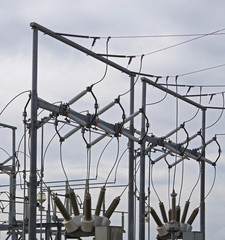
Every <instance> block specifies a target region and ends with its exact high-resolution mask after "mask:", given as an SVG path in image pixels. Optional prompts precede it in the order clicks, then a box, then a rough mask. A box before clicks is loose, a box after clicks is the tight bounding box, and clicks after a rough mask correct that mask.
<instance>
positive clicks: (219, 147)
mask: <svg viewBox="0 0 225 240" xmlns="http://www.w3.org/2000/svg"><path fill="white" fill-rule="evenodd" d="M215 142H216V144H217V146H218V157H217V158H216V160H215V161H214V163H213V166H216V163H217V161H218V160H219V158H220V155H221V152H222V150H221V146H220V144H219V142H218V141H217V137H216V136H215Z"/></svg>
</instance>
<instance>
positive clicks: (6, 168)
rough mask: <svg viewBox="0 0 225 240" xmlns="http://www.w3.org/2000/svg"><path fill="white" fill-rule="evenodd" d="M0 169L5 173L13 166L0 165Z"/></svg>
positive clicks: (11, 169)
mask: <svg viewBox="0 0 225 240" xmlns="http://www.w3.org/2000/svg"><path fill="white" fill-rule="evenodd" d="M0 170H1V171H3V172H5V173H8V172H7V171H10V172H11V171H13V167H10V166H0Z"/></svg>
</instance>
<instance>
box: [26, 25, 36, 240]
mask: <svg viewBox="0 0 225 240" xmlns="http://www.w3.org/2000/svg"><path fill="white" fill-rule="evenodd" d="M32 58H33V59H32V92H31V129H30V130H31V131H30V133H31V152H30V154H31V156H30V178H29V226H28V232H29V240H35V239H36V216H37V109H38V105H37V68H38V30H37V29H36V28H33V55H32Z"/></svg>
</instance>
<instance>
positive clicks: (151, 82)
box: [141, 77, 206, 110]
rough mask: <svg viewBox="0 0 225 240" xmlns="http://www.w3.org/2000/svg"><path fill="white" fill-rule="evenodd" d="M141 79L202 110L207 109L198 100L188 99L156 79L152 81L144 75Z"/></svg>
mask: <svg viewBox="0 0 225 240" xmlns="http://www.w3.org/2000/svg"><path fill="white" fill-rule="evenodd" d="M141 80H142V81H144V82H146V83H148V84H150V85H152V86H154V87H156V88H158V89H160V90H162V91H164V92H167V93H169V94H170V95H172V96H174V97H177V98H179V99H181V100H183V101H184V102H187V103H189V104H191V105H193V106H195V107H197V108H200V109H202V110H205V109H206V107H204V106H202V105H201V104H198V103H196V102H194V101H192V100H190V99H188V98H186V97H184V96H182V95H180V94H178V93H176V92H173V91H172V90H170V89H168V88H166V87H163V86H162V85H160V84H157V83H155V82H154V81H152V80H150V79H148V78H146V77H142V78H141Z"/></svg>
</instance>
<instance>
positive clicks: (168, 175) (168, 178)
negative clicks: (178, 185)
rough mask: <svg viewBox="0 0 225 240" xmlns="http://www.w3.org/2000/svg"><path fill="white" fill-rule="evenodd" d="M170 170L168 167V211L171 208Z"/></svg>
mask: <svg viewBox="0 0 225 240" xmlns="http://www.w3.org/2000/svg"><path fill="white" fill-rule="evenodd" d="M170 170H171V168H170V167H168V193H167V194H168V204H169V209H170V208H171V205H170Z"/></svg>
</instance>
